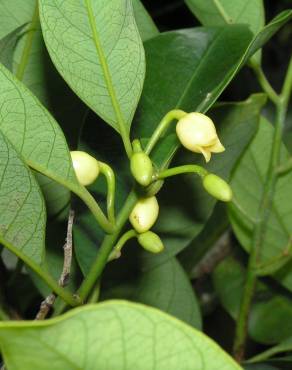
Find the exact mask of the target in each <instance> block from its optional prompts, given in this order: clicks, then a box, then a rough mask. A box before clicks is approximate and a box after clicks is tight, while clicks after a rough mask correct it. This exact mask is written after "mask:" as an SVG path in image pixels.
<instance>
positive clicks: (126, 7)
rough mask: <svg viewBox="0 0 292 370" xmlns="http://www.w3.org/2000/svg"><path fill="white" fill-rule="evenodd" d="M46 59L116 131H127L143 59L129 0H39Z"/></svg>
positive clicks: (139, 82) (141, 75) (140, 84)
mask: <svg viewBox="0 0 292 370" xmlns="http://www.w3.org/2000/svg"><path fill="white" fill-rule="evenodd" d="M39 3H40V18H41V24H42V30H43V34H44V38H45V41H46V44H47V48H48V50H49V53H50V55H51V58H52V60H53V62H54V64H55V65H56V67H57V69H58V70H59V72H60V74H61V75H62V76H63V78H64V79H65V80H66V81H67V83H68V84H69V85H70V87H71V88H72V89H73V90H74V91H75V92H76V93H77V94H78V96H79V97H80V98H81V99H82V100H83V101H84V102H85V103H86V104H87V105H88V106H89V107H90V108H91V109H92V110H93V111H95V112H96V113H97V114H98V115H100V116H101V117H102V118H103V119H104V120H105V121H106V122H107V123H109V124H110V125H111V126H112V127H114V128H115V129H116V130H118V131H119V132H122V133H123V132H128V131H129V129H130V125H131V121H132V118H133V115H134V112H135V109H136V106H137V103H138V100H139V97H140V94H141V90H142V86H143V80H144V73H145V61H144V50H143V45H142V42H141V39H140V36H139V32H138V29H137V26H136V23H135V20H134V15H133V9H132V2H131V1H130V0H114V1H107V0H102V1H92V0H86V1H84V2H80V1H79V0H67V1H65V2H64V1H61V0H57V1H54V0H41V1H40V2H39Z"/></svg>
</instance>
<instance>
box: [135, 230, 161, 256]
mask: <svg viewBox="0 0 292 370" xmlns="http://www.w3.org/2000/svg"><path fill="white" fill-rule="evenodd" d="M138 242H139V244H140V245H141V247H143V248H144V249H146V251H148V252H151V253H160V252H162V251H163V249H164V245H163V243H162V241H161V239H160V238H159V236H158V235H157V234H155V233H153V232H152V231H146V233H142V234H139V235H138Z"/></svg>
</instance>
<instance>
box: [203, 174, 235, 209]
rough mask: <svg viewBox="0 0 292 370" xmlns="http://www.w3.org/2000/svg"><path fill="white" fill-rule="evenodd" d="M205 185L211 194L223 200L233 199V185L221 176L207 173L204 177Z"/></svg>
mask: <svg viewBox="0 0 292 370" xmlns="http://www.w3.org/2000/svg"><path fill="white" fill-rule="evenodd" d="M203 186H204V188H205V190H206V191H207V192H208V193H209V194H211V195H212V196H213V197H214V198H216V199H219V200H221V201H222V202H230V201H231V199H232V190H231V187H230V186H229V185H228V184H227V182H226V181H224V180H223V179H221V177H219V176H216V175H214V174H212V173H210V174H208V175H206V176H205V177H204V179H203Z"/></svg>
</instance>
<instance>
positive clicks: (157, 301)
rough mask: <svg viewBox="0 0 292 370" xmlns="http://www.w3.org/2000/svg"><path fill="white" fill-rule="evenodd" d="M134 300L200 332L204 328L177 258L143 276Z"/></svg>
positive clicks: (194, 297)
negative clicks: (163, 312)
mask: <svg viewBox="0 0 292 370" xmlns="http://www.w3.org/2000/svg"><path fill="white" fill-rule="evenodd" d="M132 299H133V300H134V301H137V302H141V303H144V304H146V305H149V306H153V307H156V308H159V309H160V310H162V311H165V312H167V313H168V314H170V315H172V316H175V317H177V318H178V319H180V320H183V321H185V322H186V323H188V324H189V325H192V326H194V327H195V328H197V329H201V328H202V318H201V314H200V309H199V305H198V301H197V299H196V296H195V293H194V290H193V288H192V286H191V284H190V281H189V280H188V278H187V276H186V273H185V271H184V270H183V269H182V267H181V265H180V263H179V262H178V261H177V260H176V258H170V259H169V260H168V261H166V262H165V263H163V264H160V265H159V266H156V267H154V268H153V269H150V270H147V271H146V272H144V273H143V274H142V275H141V276H140V277H139V280H138V283H137V287H136V293H135V294H134V296H133V297H132Z"/></svg>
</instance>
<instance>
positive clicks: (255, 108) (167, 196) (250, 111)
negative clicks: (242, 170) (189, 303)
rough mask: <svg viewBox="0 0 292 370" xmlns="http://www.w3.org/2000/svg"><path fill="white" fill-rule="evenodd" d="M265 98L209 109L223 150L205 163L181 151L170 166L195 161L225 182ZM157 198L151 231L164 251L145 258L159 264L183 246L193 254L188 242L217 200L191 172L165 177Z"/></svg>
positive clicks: (258, 96) (251, 135) (258, 97)
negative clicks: (162, 244) (158, 211)
mask: <svg viewBox="0 0 292 370" xmlns="http://www.w3.org/2000/svg"><path fill="white" fill-rule="evenodd" d="M265 100H266V99H265V96H264V95H263V94H256V95H252V96H251V97H250V98H249V99H247V100H246V101H244V102H241V103H228V104H224V105H222V106H221V107H218V108H215V109H213V110H212V111H210V116H211V118H212V119H213V120H214V122H215V125H216V128H217V130H218V136H219V137H220V140H221V141H222V143H223V145H224V146H225V148H226V150H225V152H224V153H221V154H218V155H214V156H213V157H212V159H211V161H210V162H209V163H208V164H206V163H205V162H204V159H203V158H202V156H201V155H200V156H199V155H198V154H194V153H191V152H188V151H185V150H183V151H181V152H180V153H179V154H178V156H177V157H176V160H175V162H174V163H173V165H182V164H188V163H189V164H193V163H198V164H200V165H202V166H204V167H205V168H206V169H207V170H208V171H210V172H212V173H215V174H217V175H220V176H222V177H223V178H224V179H226V180H227V181H228V179H229V176H230V174H231V171H232V169H233V167H234V166H235V164H236V162H237V160H238V159H239V157H240V156H241V154H242V153H243V151H244V150H245V148H246V146H247V145H248V144H249V142H250V140H251V139H252V137H253V136H254V134H255V132H256V130H257V126H258V120H259V114H260V111H261V108H262V106H263V104H264V103H265ZM158 199H159V204H160V213H159V218H158V221H157V223H156V225H155V226H154V230H155V232H156V233H157V234H158V235H160V237H162V240H163V243H164V245H165V250H164V252H162V253H160V254H159V255H157V256H155V257H152V256H150V255H149V254H145V259H146V260H149V259H151V260H152V263H154V264H159V263H161V262H162V261H165V260H167V259H168V258H169V257H171V256H174V255H176V254H177V253H179V252H181V251H182V250H183V249H184V248H187V250H188V251H193V254H195V253H196V251H195V249H194V246H193V245H192V243H191V244H190V242H191V241H192V240H193V239H194V238H195V237H196V236H197V235H198V234H199V232H201V230H202V228H203V227H204V225H205V224H206V222H207V220H208V219H209V217H210V216H211V214H212V211H213V208H214V206H215V204H216V200H215V199H214V198H213V197H211V196H210V195H209V194H208V193H207V192H206V191H205V190H204V188H203V187H202V181H201V179H200V178H198V176H196V175H194V174H187V175H183V176H182V175H181V176H177V177H175V178H172V179H167V180H166V181H165V184H164V188H163V189H162V191H161V192H160V193H159V194H158ZM189 244H190V245H189Z"/></svg>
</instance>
